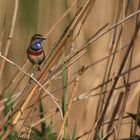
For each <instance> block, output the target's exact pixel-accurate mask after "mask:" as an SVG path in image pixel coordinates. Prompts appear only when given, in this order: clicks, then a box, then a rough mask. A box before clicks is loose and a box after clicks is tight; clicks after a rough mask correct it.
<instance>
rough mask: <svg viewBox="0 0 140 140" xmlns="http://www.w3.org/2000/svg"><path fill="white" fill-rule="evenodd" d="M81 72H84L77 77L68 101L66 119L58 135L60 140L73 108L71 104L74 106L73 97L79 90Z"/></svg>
mask: <svg viewBox="0 0 140 140" xmlns="http://www.w3.org/2000/svg"><path fill="white" fill-rule="evenodd" d="M81 74H82V73H79V75H78V76H77V78H76V79H75V83H74V86H73V90H72V93H71V97H70V101H69V103H68V109H67V111H66V113H65V116H64V120H63V123H62V125H61V128H60V131H59V135H58V137H57V140H60V139H62V137H63V131H64V126H65V123H66V121H67V118H68V115H69V112H70V109H71V106H72V102H73V98H74V96H75V94H76V91H77V88H78V85H79V81H80V75H81Z"/></svg>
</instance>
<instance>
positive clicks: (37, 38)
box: [27, 34, 46, 69]
mask: <svg viewBox="0 0 140 140" xmlns="http://www.w3.org/2000/svg"><path fill="white" fill-rule="evenodd" d="M45 39H46V38H45V37H43V36H42V35H40V34H35V35H34V36H33V37H32V38H31V41H30V44H29V46H28V49H27V56H28V58H29V60H30V62H31V63H32V64H33V65H38V69H40V68H39V65H40V64H41V63H42V62H43V61H44V59H45V53H44V50H43V47H42V42H43V40H45Z"/></svg>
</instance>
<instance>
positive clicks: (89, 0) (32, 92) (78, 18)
mask: <svg viewBox="0 0 140 140" xmlns="http://www.w3.org/2000/svg"><path fill="white" fill-rule="evenodd" d="M92 2H93V0H88V1H87V3H86V4H85V5H84V7H83V8H82V10H81V11H80V13H79V14H78V15H77V17H76V18H75V19H74V21H73V22H72V24H71V25H70V27H69V29H68V31H67V32H66V33H65V35H64V36H63V38H62V39H61V41H60V42H59V43H58V45H57V48H56V52H55V53H54V54H55V55H53V56H52V58H50V61H49V63H48V64H46V65H47V67H46V68H43V69H42V71H41V72H40V74H39V76H38V78H37V79H38V80H37V81H39V83H41V82H42V81H43V79H44V77H46V75H47V73H48V72H49V69H50V68H51V67H52V65H53V64H54V63H55V61H56V60H57V58H58V57H59V55H60V53H61V50H62V48H63V46H64V45H65V43H66V42H67V40H68V39H69V37H70V36H71V34H72V32H73V31H74V30H75V28H76V26H77V24H78V23H79V21H80V20H81V18H82V17H83V16H84V13H85V12H86V10H87V9H88V6H90V4H91V3H92ZM38 87H39V86H38V84H35V86H34V87H33V89H32V90H31V92H30V93H29V94H28V97H27V99H26V101H25V102H24V104H23V105H22V107H21V109H20V110H19V111H18V112H17V113H16V116H15V119H14V120H13V123H12V124H16V123H17V122H18V120H19V119H20V117H21V115H22V113H23V112H24V110H25V108H26V107H27V105H28V103H29V102H30V100H31V98H32V96H33V95H34V93H35V91H37V89H38ZM21 111H22V112H21ZM9 133H10V131H9ZM3 137H4V136H3Z"/></svg>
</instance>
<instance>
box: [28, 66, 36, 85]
mask: <svg viewBox="0 0 140 140" xmlns="http://www.w3.org/2000/svg"><path fill="white" fill-rule="evenodd" d="M35 73H36V65H33V70H32V73H31V76H32V77H34V76H35ZM31 82H32V78H31V77H30V80H29V83H30V84H31Z"/></svg>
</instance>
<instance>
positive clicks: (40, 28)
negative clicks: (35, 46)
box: [0, 0, 140, 140]
mask: <svg viewBox="0 0 140 140" xmlns="http://www.w3.org/2000/svg"><path fill="white" fill-rule="evenodd" d="M87 1H88V0H77V1H75V0H40V1H39V0H30V1H29V0H19V1H18V0H15V1H9V0H5V1H3V0H0V52H1V53H2V55H3V56H5V57H6V58H8V59H9V60H11V61H13V62H14V63H16V64H17V65H19V66H21V67H22V68H23V70H24V71H25V72H28V73H29V74H31V73H32V69H30V68H31V67H32V64H31V63H30V62H28V61H27V56H26V49H27V47H28V44H29V42H30V39H31V37H32V36H33V35H34V34H36V33H39V34H42V35H44V36H46V37H47V39H46V41H45V42H44V44H43V48H44V50H45V53H46V57H47V56H48V54H49V53H50V52H51V51H52V48H53V47H54V46H55V45H56V44H57V42H58V40H59V39H60V37H61V36H62V34H63V32H64V31H65V29H66V28H67V27H70V23H71V21H72V20H73V18H74V17H75V18H76V16H75V14H76V13H77V14H79V13H78V12H77V11H78V9H80V8H83V7H84V6H85V4H86V2H87ZM16 2H18V8H17V13H16V14H17V15H16V22H15V25H14V31H13V34H12V37H11V39H10V40H11V42H10V45H9V47H7V41H8V40H9V33H10V30H11V25H12V21H13V16H14V9H15V5H16V4H15V3H16ZM139 5H140V1H139V0H117V1H116V0H95V3H94V4H93V6H92V10H91V11H90V12H89V15H87V18H85V22H84V24H83V20H82V18H81V21H79V24H77V26H76V29H75V30H74V31H73V32H72V33H71V34H70V35H71V38H70V39H69V41H67V42H66V43H65V45H63V50H62V52H61V56H59V57H58V58H57V61H55V63H54V64H53V66H55V65H57V64H61V63H63V59H65V58H67V56H69V55H71V54H73V53H74V52H76V51H77V50H78V49H80V48H82V45H83V44H86V43H88V41H89V39H94V38H96V37H97V36H98V33H97V34H96V32H97V31H99V29H101V27H103V26H104V25H106V26H105V27H104V28H103V29H102V30H101V31H100V32H99V34H102V33H103V32H105V31H106V30H108V29H109V28H110V27H112V25H114V24H116V23H118V22H119V21H121V20H122V19H125V18H126V17H127V16H129V15H131V14H132V13H134V12H136V11H138V10H139V9H140V8H139ZM70 7H71V8H70ZM69 8H70V9H69ZM68 9H69V12H67V10H68ZM64 14H65V15H66V16H65V17H64ZM62 16H63V18H62ZM74 20H75V19H74ZM58 21H60V22H59V23H57V22H58ZM138 23H139V15H138V13H137V14H135V15H134V16H132V17H131V18H129V19H127V20H125V21H124V22H122V23H121V24H120V25H119V26H116V27H113V28H112V29H111V31H110V32H107V33H105V34H104V35H103V36H101V37H100V38H98V39H97V40H96V41H94V42H93V43H91V44H90V45H87V47H86V48H85V49H84V51H85V52H83V54H81V56H80V57H78V55H75V56H76V57H77V60H76V61H74V62H73V63H72V64H71V65H70V66H69V67H67V66H65V65H64V66H61V71H60V73H58V74H57V75H56V76H55V77H54V78H51V80H50V81H49V86H48V87H47V90H48V91H49V92H51V93H52V94H53V95H54V96H55V97H56V98H58V99H59V105H60V106H61V104H62V111H63V115H64V117H65V114H66V112H67V111H68V112H69V114H68V120H67V121H66V122H65V126H64V128H63V130H64V133H63V132H62V133H61V132H60V128H62V126H63V125H62V124H63V121H62V120H61V115H60V112H59V113H58V111H56V112H55V113H54V114H52V115H50V113H51V111H52V109H53V108H55V107H56V106H55V104H54V103H53V102H52V100H51V99H50V98H48V97H47V98H42V100H40V102H41V104H40V107H39V108H40V109H41V108H42V107H43V111H41V110H40V109H38V104H39V101H38V102H35V103H34V100H35V99H33V98H32V100H31V101H30V103H29V104H28V107H26V109H27V110H28V108H29V107H32V106H31V105H33V106H36V107H35V109H34V111H32V112H31V114H30V115H27V114H28V111H27V112H26V111H24V112H23V113H22V117H21V118H20V119H21V120H18V122H16V125H14V128H16V131H17V133H18V138H19V137H22V138H23V137H24V138H27V137H28V136H29V134H30V137H31V135H32V134H31V133H30V131H29V130H30V129H29V128H31V126H32V125H33V124H35V123H36V122H38V121H40V123H38V125H37V126H35V128H37V129H38V130H40V129H41V128H40V126H41V123H42V122H45V124H46V125H47V128H48V127H49V128H50V129H49V130H48V129H47V132H50V133H51V134H52V135H53V136H55V135H56V136H58V135H59V134H60V135H61V136H62V137H63V138H65V139H72V138H73V139H80V140H85V139H124V138H128V139H129V138H130V137H133V138H134V137H139V135H140V133H139V127H138V126H139V123H138V120H139V117H138V116H139V113H140V112H139V103H140V100H139V93H140V83H139V80H140V70H139V66H140V55H139V51H140V49H139V44H140V39H139V38H140V36H139V31H138V29H139V24H138ZM55 25H57V26H55ZM80 26H81V27H82V28H81V29H80V33H79V34H78V35H77V32H78V30H79V28H80ZM52 27H54V28H53V30H51V32H50V29H52ZM48 33H49V34H48ZM76 35H77V36H76ZM93 35H94V36H93ZM74 36H76V39H74ZM62 38H63V36H62ZM129 46H131V49H130V52H127V48H129ZM66 47H67V48H68V49H66ZM116 51H117V53H114V52H116ZM127 54H128V56H127V57H126V63H123V62H122V61H123V60H124V56H126V55H127ZM52 56H53V55H52ZM76 57H75V59H76ZM102 59H104V60H102ZM100 60H101V61H100ZM122 63H123V64H122ZM45 64H46V66H47V63H45ZM68 64H70V63H69V62H68ZM53 66H51V68H52V67H53ZM120 67H123V69H122V71H121V72H120V73H118V71H119V69H120ZM51 68H50V69H51ZM81 68H83V69H82V74H78V71H79V70H81ZM38 73H40V72H38ZM48 73H49V72H48ZM17 75H18V77H16V76H17ZM77 75H78V76H77ZM117 76H118V77H119V78H118V82H117V84H116V85H115V87H114V88H113V89H112V85H113V84H114V81H116V79H117V78H116V77H117ZM52 77H53V75H52ZM77 77H78V78H80V80H79V81H78V85H75V83H76V82H75V81H74V80H73V79H75V78H77ZM47 78H48V75H46V76H44V81H45V80H46V79H47ZM36 79H37V78H36ZM109 79H111V80H109ZM106 81H109V82H106ZM47 82H48V81H47ZM47 82H46V83H47ZM69 83H70V84H69ZM28 84H29V76H27V75H24V77H23V72H21V71H20V72H19V69H18V67H13V65H12V64H10V63H9V62H7V61H5V59H4V58H2V57H1V58H0V97H1V101H0V108H1V109H0V111H1V115H0V119H1V121H3V119H5V115H4V113H3V110H4V109H6V108H7V104H8V102H9V101H11V100H14V101H12V103H13V104H12V105H11V106H12V107H13V106H14V108H15V109H16V108H17V106H16V105H17V104H18V105H19V106H20V107H21V106H22V104H23V102H20V103H19V102H18V101H20V100H21V98H20V97H21V96H18V95H19V94H20V93H23V90H25V89H26V88H27V85H28ZM41 84H42V85H43V84H44V83H43V82H41ZM66 85H68V86H66ZM76 86H77V87H76ZM32 87H33V86H32V85H31V88H32ZM74 87H76V89H75V90H76V91H75V92H74ZM116 87H118V88H116ZM112 90H113V93H112V95H111V92H112ZM38 91H39V89H38ZM36 92H37V91H36ZM25 93H26V95H28V94H27V93H28V91H26V92H25ZM72 93H74V94H75V95H74V97H75V98H74V97H71V94H72ZM104 93H105V94H104ZM109 94H110V95H111V98H110V100H109V102H107V101H108V96H109ZM7 95H8V96H7ZM14 95H15V96H14ZM43 95H44V94H42V96H43ZM22 96H23V95H22ZM34 96H35V95H34ZM36 96H37V95H36ZM23 97H24V96H23ZM23 97H22V98H23ZM76 97H79V98H76ZM9 98H10V99H9ZM8 99H9V100H8ZM26 99H28V97H27V96H26V97H24V101H25V100H26ZM73 99H75V102H74V103H73V104H72V106H70V110H69V109H68V106H69V104H70V101H71V100H73ZM76 99H77V100H76ZM7 100H8V102H6V101H7ZM106 104H107V106H106ZM105 106H106V107H105ZM104 108H107V110H106V112H105V115H104V116H103V120H102V121H101V120H100V121H101V122H100V121H99V122H98V119H99V118H100V114H102V113H101V112H102V111H103V110H104ZM17 110H19V109H17ZM10 111H11V109H10ZM8 112H9V111H8ZM29 112H30V111H29ZM34 113H35V114H38V115H40V114H41V113H42V114H43V115H44V116H43V117H42V118H45V119H44V121H41V119H42V118H41V117H40V116H37V115H34ZM128 113H129V114H128ZM49 115H50V116H49ZM34 116H36V117H34ZM11 117H12V119H14V118H15V117H16V113H15V114H13V115H12V116H11ZM30 118H33V120H32V122H31V120H30ZM30 122H31V123H30ZM7 123H8V121H6V123H5V124H4V125H6V126H7ZM29 123H30V125H29V126H28V127H27V124H29ZM0 126H1V127H2V128H3V126H2V125H0ZM7 127H9V126H7ZM2 128H1V129H2ZM27 128H28V129H27ZM6 130H7V129H6ZM3 131H4V132H5V130H3ZM25 132H26V133H25ZM28 133H29V134H28ZM47 136H48V134H47ZM72 136H73V137H72ZM16 137H17V135H16ZM62 137H61V139H62ZM43 138H44V139H45V138H46V139H50V140H51V139H57V138H52V137H51V138H50V137H44V136H43ZM43 138H42V139H43ZM31 139H37V138H35V137H34V138H31Z"/></svg>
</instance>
